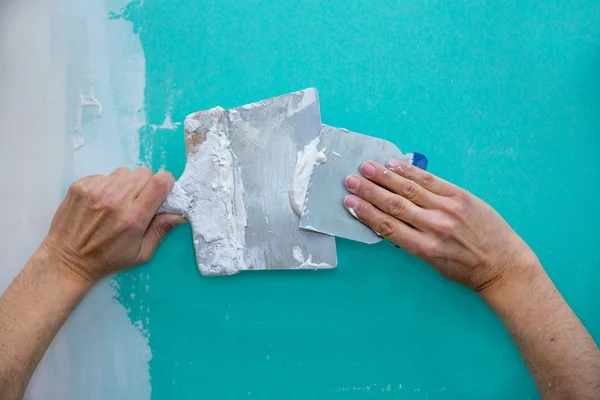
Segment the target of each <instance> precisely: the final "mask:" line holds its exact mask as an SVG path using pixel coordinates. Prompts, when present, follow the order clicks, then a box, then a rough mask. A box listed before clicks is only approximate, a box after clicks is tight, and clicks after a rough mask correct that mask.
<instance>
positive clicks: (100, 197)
mask: <svg viewBox="0 0 600 400" xmlns="http://www.w3.org/2000/svg"><path fill="white" fill-rule="evenodd" d="M84 196H85V198H86V199H87V200H89V201H90V202H91V203H92V204H95V205H96V206H98V207H101V206H104V205H105V200H104V190H103V189H101V188H98V187H95V188H92V189H89V190H86V191H85V193H84Z"/></svg>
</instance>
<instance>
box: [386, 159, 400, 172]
mask: <svg viewBox="0 0 600 400" xmlns="http://www.w3.org/2000/svg"><path fill="white" fill-rule="evenodd" d="M387 167H388V169H389V170H391V171H402V167H401V166H400V163H399V162H398V161H395V160H392V161H390V162H388V163H387Z"/></svg>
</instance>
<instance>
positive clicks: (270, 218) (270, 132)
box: [159, 88, 337, 275]
mask: <svg viewBox="0 0 600 400" xmlns="http://www.w3.org/2000/svg"><path fill="white" fill-rule="evenodd" d="M215 129H216V130H217V131H219V132H222V135H223V136H224V137H226V139H227V141H228V142H229V143H230V146H229V147H230V150H231V152H232V154H231V157H229V156H227V155H226V157H222V158H223V160H216V161H218V162H216V164H215V165H217V168H220V171H221V172H222V173H223V174H224V175H220V177H219V178H218V179H215V181H214V182H213V191H212V192H211V189H210V187H208V188H206V189H202V190H199V189H198V188H199V187H200V186H202V188H205V186H206V182H205V181H206V176H205V174H206V173H208V171H201V170H198V169H197V168H194V167H193V165H191V161H190V160H193V159H194V157H197V156H202V155H203V154H204V153H203V152H211V151H213V150H214V149H213V148H212V147H211V146H213V147H214V145H211V144H210V143H209V142H210V140H208V139H210V138H211V135H213V136H212V137H214V132H215V131H214V130H215ZM320 129H321V116H320V111H319V100H318V96H317V91H316V89H312V88H311V89H306V90H303V91H299V92H295V93H290V94H287V95H284V96H279V97H275V98H272V99H269V100H264V101H260V102H257V103H253V104H249V105H246V106H242V107H238V108H234V109H231V110H223V109H212V110H208V111H203V112H199V113H195V114H192V115H190V116H188V117H187V119H186V122H185V142H186V153H187V162H186V168H185V171H184V173H183V175H182V176H181V178H180V179H179V180H178V181H177V182H176V183H175V187H174V188H173V191H172V192H171V194H170V195H169V197H168V198H167V200H166V201H165V204H164V205H163V206H162V208H161V210H159V212H177V213H181V214H182V215H184V216H185V217H186V218H188V220H189V221H190V223H191V226H192V231H193V238H194V247H195V250H196V261H197V263H198V267H199V269H200V272H202V274H203V275H226V274H233V273H236V272H239V271H241V270H264V269H316V268H333V267H335V266H336V264H337V258H336V250H335V239H334V238H333V237H332V236H327V235H323V234H320V233H316V232H310V231H306V230H302V229H299V227H298V223H299V218H298V216H296V215H295V214H294V212H293V211H292V209H291V205H290V200H289V196H288V189H289V187H290V182H291V180H292V175H293V171H294V167H295V163H296V155H297V152H298V151H300V150H302V149H303V148H304V146H306V145H307V144H308V143H309V142H311V141H312V140H313V139H315V138H316V137H318V136H319V133H320ZM226 144H227V143H225V145H226ZM221 150H222V149H221ZM211 157H212V156H211ZM214 157H217V156H214ZM205 161H206V160H205ZM219 163H221V164H223V165H225V166H226V167H227V168H221V166H220V165H221V164H219ZM230 163H233V168H230V167H231V166H230V165H229V164H230ZM221 172H220V173H221ZM230 179H231V180H232V182H233V184H234V187H237V186H236V184H237V183H240V181H239V180H241V183H242V184H243V190H237V192H236V191H235V190H234V191H233V192H226V193H224V192H221V191H220V189H218V188H219V187H220V186H219V185H222V183H223V181H227V182H229V180H230ZM225 189H227V188H225ZM218 196H221V197H223V204H220V206H222V207H221V208H220V209H219V210H218V211H219V213H221V214H222V213H223V212H224V211H226V210H230V211H231V212H233V213H234V214H235V216H234V217H235V218H238V217H239V216H240V215H241V213H242V212H243V208H245V214H246V215H245V225H246V226H245V233H244V234H243V235H242V237H243V240H242V241H243V242H244V243H243V245H240V246H239V248H240V249H241V251H242V253H243V255H242V256H241V257H240V258H237V259H235V260H234V262H233V265H229V264H228V265H226V264H225V263H224V262H223V260H222V258H223V257H222V254H223V252H224V250H223V246H227V245H229V244H230V242H231V240H230V239H231V237H230V236H231V235H235V234H236V232H237V231H236V230H235V229H233V230H231V231H223V229H221V228H223V225H219V224H218V223H222V224H226V223H227V219H226V218H223V215H224V214H223V215H220V214H219V213H216V214H219V215H208V214H210V213H207V212H205V211H204V210H199V209H198V207H200V205H201V203H203V202H204V203H206V202H207V201H212V200H213V199H218ZM228 196H229V197H228ZM182 199H184V200H183V201H182ZM242 202H243V204H242ZM213 206H214V204H213ZM213 208H214V207H213ZM215 223H217V225H214V227H215V229H214V231H215V232H217V234H211V232H208V231H207V224H215ZM242 229H243V227H242ZM219 232H220V233H219ZM228 241H229V242H228ZM225 250H227V249H225Z"/></svg>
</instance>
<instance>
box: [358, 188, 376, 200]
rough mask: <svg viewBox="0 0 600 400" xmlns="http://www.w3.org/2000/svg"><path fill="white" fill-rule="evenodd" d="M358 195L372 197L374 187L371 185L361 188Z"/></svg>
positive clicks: (366, 197) (365, 197)
mask: <svg viewBox="0 0 600 400" xmlns="http://www.w3.org/2000/svg"><path fill="white" fill-rule="evenodd" d="M358 195H359V196H360V197H362V198H364V199H370V198H372V197H373V188H371V187H370V185H369V186H367V187H363V188H360V189H359V191H358Z"/></svg>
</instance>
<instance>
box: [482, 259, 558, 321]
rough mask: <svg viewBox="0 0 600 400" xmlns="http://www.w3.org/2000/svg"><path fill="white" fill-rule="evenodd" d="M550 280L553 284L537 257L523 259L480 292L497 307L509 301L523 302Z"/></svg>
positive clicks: (485, 299)
mask: <svg viewBox="0 0 600 400" xmlns="http://www.w3.org/2000/svg"><path fill="white" fill-rule="evenodd" d="M548 282H549V283H550V285H551V282H550V279H549V278H548V276H547V275H546V272H545V271H544V268H543V267H542V265H541V264H540V262H539V260H538V259H537V258H535V259H534V260H528V261H523V262H522V263H520V264H519V265H517V266H515V267H513V268H511V269H510V270H509V271H508V272H507V273H506V274H505V275H504V276H502V277H501V278H499V279H498V280H497V281H495V282H494V284H493V285H490V286H488V287H486V288H485V289H483V290H481V291H480V292H478V294H479V296H480V297H481V298H482V299H483V300H484V301H485V302H486V303H487V304H488V305H489V306H490V307H492V309H497V308H502V307H503V305H508V304H509V303H511V304H512V303H515V304H519V303H521V302H522V301H523V300H524V297H531V296H532V295H533V294H534V292H538V291H539V290H540V289H542V290H543V288H544V287H546V286H547V283H548ZM510 307H512V306H510Z"/></svg>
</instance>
